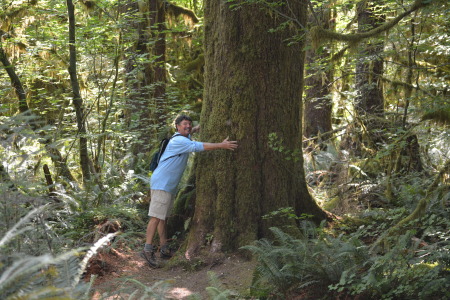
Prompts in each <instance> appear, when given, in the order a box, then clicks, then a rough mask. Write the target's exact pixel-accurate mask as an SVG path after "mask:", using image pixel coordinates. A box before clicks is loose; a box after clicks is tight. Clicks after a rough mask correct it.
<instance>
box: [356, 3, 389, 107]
mask: <svg viewBox="0 0 450 300" xmlns="http://www.w3.org/2000/svg"><path fill="white" fill-rule="evenodd" d="M377 1H378V0H377ZM377 1H374V2H369V1H361V2H359V3H358V8H357V13H358V32H365V31H369V30H370V29H373V28H375V27H377V26H378V25H380V24H381V23H382V22H384V17H383V16H377V15H376V14H375V13H374V12H373V7H372V6H371V5H374V4H375V3H377ZM383 49H384V43H383V42H382V41H372V42H367V43H365V45H364V46H363V49H362V50H361V51H360V53H359V58H358V61H357V64H356V90H357V98H356V105H355V106H356V111H357V112H358V114H359V115H365V114H369V115H370V114H372V115H373V114H380V113H383V112H384V97H383V87H382V80H381V78H382V76H383Z"/></svg>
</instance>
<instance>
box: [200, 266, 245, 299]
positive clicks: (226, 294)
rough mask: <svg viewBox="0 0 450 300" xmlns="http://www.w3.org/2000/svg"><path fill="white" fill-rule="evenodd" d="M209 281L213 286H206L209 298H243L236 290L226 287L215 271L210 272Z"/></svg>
mask: <svg viewBox="0 0 450 300" xmlns="http://www.w3.org/2000/svg"><path fill="white" fill-rule="evenodd" d="M208 277H209V282H210V284H211V286H209V287H207V288H206V291H207V292H208V295H209V299H211V300H227V299H241V298H240V297H239V294H238V293H237V292H235V291H232V290H229V289H226V288H225V287H224V286H223V285H222V284H221V283H220V281H219V279H218V277H217V275H216V274H215V273H214V272H208Z"/></svg>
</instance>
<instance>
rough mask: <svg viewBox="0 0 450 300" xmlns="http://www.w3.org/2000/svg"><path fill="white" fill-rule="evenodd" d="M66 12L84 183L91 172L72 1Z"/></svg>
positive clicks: (70, 69)
mask: <svg viewBox="0 0 450 300" xmlns="http://www.w3.org/2000/svg"><path fill="white" fill-rule="evenodd" d="M67 12H68V15H69V54H70V64H69V74H70V81H71V83H72V92H73V106H74V107H75V113H76V116H77V126H78V134H79V136H80V141H79V142H80V165H81V172H82V173H83V182H84V183H86V182H87V181H89V180H90V179H91V172H90V169H89V152H88V140H87V137H86V120H85V117H86V116H85V111H84V107H83V99H82V98H81V94H80V85H79V83H78V77H77V53H76V48H75V8H74V6H73V2H72V0H67Z"/></svg>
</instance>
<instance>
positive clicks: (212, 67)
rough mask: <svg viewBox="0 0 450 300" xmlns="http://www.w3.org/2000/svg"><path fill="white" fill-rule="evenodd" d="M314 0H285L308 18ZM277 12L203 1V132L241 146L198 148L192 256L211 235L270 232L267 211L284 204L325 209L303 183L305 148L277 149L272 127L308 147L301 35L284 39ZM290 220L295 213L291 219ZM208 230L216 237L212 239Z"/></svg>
mask: <svg viewBox="0 0 450 300" xmlns="http://www.w3.org/2000/svg"><path fill="white" fill-rule="evenodd" d="M306 8H307V1H306V0H302V1H297V2H293V3H289V8H288V7H287V5H284V6H282V7H280V9H281V10H285V11H284V12H285V13H294V14H295V17H296V18H298V20H300V22H302V23H303V24H305V23H306V12H307V10H306ZM278 22H279V18H277V16H275V15H270V14H269V13H268V12H267V11H266V10H262V9H261V8H260V7H259V6H255V5H245V6H242V7H241V8H240V9H239V10H232V9H230V8H229V5H228V4H227V3H226V1H217V0H209V1H206V3H205V91H204V104H203V109H202V114H201V124H202V132H201V140H203V141H211V142H220V141H221V140H223V139H224V138H225V137H227V136H229V137H230V139H231V140H237V141H239V148H238V150H236V151H235V152H231V151H212V152H208V153H202V154H200V155H198V157H197V159H198V160H199V161H198V167H197V170H196V183H197V187H196V193H197V195H196V204H195V213H194V218H193V220H192V224H193V226H192V228H191V230H190V233H189V238H188V251H187V253H186V256H187V257H188V258H190V257H192V256H193V255H195V254H196V253H197V250H198V249H199V248H200V247H201V246H202V245H203V244H204V243H205V240H206V239H207V237H212V243H211V251H213V252H214V251H220V250H235V249H238V248H239V247H241V246H243V245H246V244H248V243H250V242H251V241H253V240H255V239H258V238H260V237H261V236H267V235H268V227H269V226H273V225H276V226H282V225H284V224H287V223H290V220H288V219H287V218H281V219H278V220H275V219H272V220H269V221H263V220H262V218H261V217H262V216H264V215H266V214H268V213H270V212H273V211H275V210H278V209H280V208H282V207H292V208H293V209H294V210H295V212H296V213H297V214H301V213H309V214H312V215H314V219H315V220H321V219H325V218H326V214H325V212H324V211H322V210H321V209H320V208H319V207H318V205H317V204H316V202H315V201H314V199H312V197H311V196H310V194H309V193H308V190H307V186H306V183H305V174H304V169H303V157H302V155H301V153H300V154H299V155H298V156H296V157H295V159H292V160H290V161H288V160H286V157H287V156H289V154H288V153H287V152H286V151H282V153H280V152H277V151H274V150H273V149H271V147H270V146H269V135H271V134H273V133H275V134H276V135H277V136H278V138H280V139H282V140H283V142H282V143H283V147H285V148H284V149H287V150H291V151H293V150H298V151H300V152H301V137H302V128H301V123H302V122H301V121H302V105H301V95H302V87H303V65H304V53H302V49H303V46H304V44H303V41H301V42H300V43H297V44H294V45H291V46H287V45H286V39H287V38H289V37H292V35H293V34H295V32H293V30H294V29H293V28H294V27H295V26H291V27H289V29H288V30H282V31H278V32H276V33H269V32H268V31H269V29H271V28H275V27H276V26H277V25H279V23H278ZM291 224H292V223H291ZM208 240H211V239H208Z"/></svg>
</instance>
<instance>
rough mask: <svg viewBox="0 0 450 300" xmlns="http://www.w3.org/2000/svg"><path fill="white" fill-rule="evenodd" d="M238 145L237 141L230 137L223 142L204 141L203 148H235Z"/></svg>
mask: <svg viewBox="0 0 450 300" xmlns="http://www.w3.org/2000/svg"><path fill="white" fill-rule="evenodd" d="M237 147H238V144H237V141H229V140H228V138H226V139H224V140H223V142H222V143H203V149H205V151H208V150H216V149H227V150H234V149H236V148H237Z"/></svg>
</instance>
